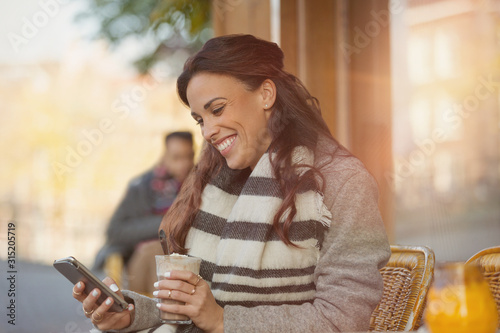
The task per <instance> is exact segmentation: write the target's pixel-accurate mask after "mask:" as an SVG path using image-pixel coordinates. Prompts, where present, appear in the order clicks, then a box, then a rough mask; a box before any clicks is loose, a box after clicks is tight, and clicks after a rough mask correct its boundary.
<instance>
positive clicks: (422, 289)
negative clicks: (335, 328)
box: [370, 245, 435, 332]
mask: <svg viewBox="0 0 500 333" xmlns="http://www.w3.org/2000/svg"><path fill="white" fill-rule="evenodd" d="M391 252H392V254H391V258H390V259H389V262H388V263H387V265H386V266H385V267H383V268H382V269H381V270H380V273H381V274H382V278H383V279H384V294H383V296H382V300H381V301H380V303H379V304H378V305H377V307H376V308H375V311H373V313H372V316H371V320H370V331H377V332H383V331H411V330H414V329H416V328H417V326H418V324H419V322H420V320H421V317H422V313H423V311H424V307H425V300H426V295H427V291H428V290H429V287H430V284H431V280H432V276H433V273H434V262H435V259H434V252H433V251H432V250H431V249H430V248H428V247H424V246H397V245H394V246H391Z"/></svg>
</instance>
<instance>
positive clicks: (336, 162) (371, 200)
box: [120, 144, 390, 333]
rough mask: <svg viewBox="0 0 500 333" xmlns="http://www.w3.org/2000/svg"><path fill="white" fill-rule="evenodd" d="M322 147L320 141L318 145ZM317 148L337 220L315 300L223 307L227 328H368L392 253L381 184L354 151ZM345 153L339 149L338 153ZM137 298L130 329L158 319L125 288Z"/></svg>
mask: <svg viewBox="0 0 500 333" xmlns="http://www.w3.org/2000/svg"><path fill="white" fill-rule="evenodd" d="M320 146H321V145H320ZM323 148H324V149H326V150H327V152H326V153H325V151H323V152H322V153H319V154H318V152H317V154H318V155H317V156H322V157H321V158H319V159H317V162H318V165H321V164H322V162H325V161H327V164H326V165H324V166H323V167H321V172H322V174H323V176H324V180H325V190H324V202H325V205H326V206H327V207H328V209H329V210H330V212H331V213H332V216H333V220H332V223H331V227H330V228H329V230H328V231H327V233H326V235H325V238H324V241H323V246H322V249H321V253H320V259H319V262H318V265H317V267H316V269H315V273H314V277H315V285H316V295H315V300H314V302H313V303H304V304H301V305H281V306H257V307H253V308H245V307H241V306H225V307H224V331H225V332H246V333H247V332H301V333H302V332H342V331H348V332H353V331H366V330H368V326H369V321H370V315H371V313H372V311H373V310H374V308H375V306H376V305H377V304H378V302H379V301H380V298H381V296H382V290H383V284H382V278H381V276H380V273H379V269H380V268H381V267H383V266H384V265H385V264H386V262H387V260H388V259H389V256H390V247H389V243H388V240H387V236H386V233H385V229H384V225H383V222H382V219H381V217H380V212H379V209H378V189H377V184H376V182H375V180H374V179H373V177H372V176H371V175H370V174H369V173H368V171H367V170H366V169H365V167H364V166H363V164H362V163H361V162H360V161H359V160H358V159H357V158H355V157H353V156H347V157H346V156H343V155H344V154H342V152H345V151H344V150H343V148H339V150H338V151H337V154H335V157H334V158H333V159H332V158H331V156H332V155H331V154H330V153H329V152H331V151H332V150H333V149H335V148H336V147H331V144H330V145H329V146H326V145H323ZM339 152H340V153H341V154H338V153H339ZM124 295H125V296H126V297H127V298H131V299H133V301H134V303H135V308H136V310H135V318H134V320H133V323H132V325H131V326H130V327H128V328H127V329H124V330H121V331H120V332H132V331H136V330H141V329H145V328H148V327H152V326H154V325H157V324H159V318H158V309H157V308H156V307H155V304H156V301H155V300H153V299H150V298H147V297H144V296H141V295H138V294H136V293H133V292H130V291H124Z"/></svg>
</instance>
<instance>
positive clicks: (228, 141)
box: [215, 135, 236, 151]
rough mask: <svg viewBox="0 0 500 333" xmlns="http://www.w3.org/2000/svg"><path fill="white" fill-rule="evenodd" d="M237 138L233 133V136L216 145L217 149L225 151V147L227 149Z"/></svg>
mask: <svg viewBox="0 0 500 333" xmlns="http://www.w3.org/2000/svg"><path fill="white" fill-rule="evenodd" d="M235 139H236V135H233V136H232V137H230V138H227V139H226V140H224V141H222V142H221V143H219V144H218V145H216V146H215V147H216V148H217V150H219V151H223V150H224V149H226V148H227V147H229V146H230V145H231V143H233V141H234V140H235Z"/></svg>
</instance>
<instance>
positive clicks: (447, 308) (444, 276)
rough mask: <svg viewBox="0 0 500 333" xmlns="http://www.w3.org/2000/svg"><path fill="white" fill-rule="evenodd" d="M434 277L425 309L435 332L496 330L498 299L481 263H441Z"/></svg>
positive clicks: (427, 320)
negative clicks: (484, 274)
mask: <svg viewBox="0 0 500 333" xmlns="http://www.w3.org/2000/svg"><path fill="white" fill-rule="evenodd" d="M434 279H435V280H434V282H433V285H432V287H431V289H430V290H429V294H428V298H427V309H426V313H425V323H426V324H427V328H428V329H429V330H430V331H431V333H448V332H449V333H469V332H474V333H494V332H496V330H497V321H498V314H497V309H496V304H495V300H494V299H493V296H492V295H491V291H490V289H489V286H488V283H487V282H486V281H485V280H484V279H483V276H482V274H481V271H480V270H479V268H478V267H477V266H475V265H470V264H469V265H466V264H463V263H447V264H443V265H439V266H438V267H437V269H436V272H435V276H434Z"/></svg>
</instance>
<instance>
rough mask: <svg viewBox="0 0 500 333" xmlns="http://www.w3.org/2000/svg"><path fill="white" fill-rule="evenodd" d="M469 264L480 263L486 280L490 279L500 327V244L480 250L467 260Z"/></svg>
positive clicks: (499, 326)
mask: <svg viewBox="0 0 500 333" xmlns="http://www.w3.org/2000/svg"><path fill="white" fill-rule="evenodd" d="M467 264H476V265H478V266H479V267H480V268H481V270H482V272H483V276H484V278H485V280H486V281H488V283H489V285H490V290H491V293H492V294H493V297H494V298H495V302H496V303H497V311H498V317H499V318H498V328H500V246H495V247H490V248H487V249H484V250H482V251H479V252H478V253H476V254H475V255H473V256H472V257H470V259H469V260H467Z"/></svg>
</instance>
